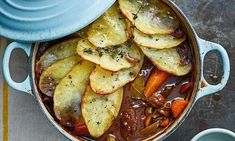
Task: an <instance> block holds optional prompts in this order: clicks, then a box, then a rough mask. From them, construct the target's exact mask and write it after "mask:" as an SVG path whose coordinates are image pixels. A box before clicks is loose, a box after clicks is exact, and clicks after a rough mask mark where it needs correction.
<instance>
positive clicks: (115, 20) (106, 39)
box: [87, 4, 127, 47]
mask: <svg viewBox="0 0 235 141" xmlns="http://www.w3.org/2000/svg"><path fill="white" fill-rule="evenodd" d="M125 28H126V25H125V20H124V18H123V17H122V15H121V14H120V11H119V8H118V6H117V4H114V5H113V6H112V7H111V8H110V9H108V11H107V12H105V13H104V15H102V16H101V17H100V18H99V19H98V20H96V21H95V22H94V23H93V24H92V25H91V27H90V28H89V30H88V32H87V35H88V40H89V41H90V42H91V43H92V44H94V45H95V46H97V47H108V46H113V45H118V44H122V43H124V42H125V41H127V35H126V32H125Z"/></svg>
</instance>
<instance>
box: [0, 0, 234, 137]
mask: <svg viewBox="0 0 235 141" xmlns="http://www.w3.org/2000/svg"><path fill="white" fill-rule="evenodd" d="M97 1H99V0H97ZM162 1H163V2H165V3H166V4H167V5H168V6H169V7H171V8H172V9H173V11H174V12H175V13H176V14H177V15H178V17H179V19H180V20H181V22H182V24H183V26H184V28H185V31H186V32H187V33H186V34H187V36H188V39H189V41H190V43H191V49H192V52H193V57H194V63H195V68H194V73H193V74H194V80H195V85H194V89H193V92H192V97H191V99H190V102H189V104H188V106H187V107H186V109H185V111H184V112H183V113H182V115H181V116H180V117H179V118H178V119H177V120H176V121H175V122H174V123H173V124H172V125H171V126H170V127H169V128H168V129H167V130H165V131H163V132H159V133H157V134H154V135H152V136H151V137H148V138H146V140H156V141H157V140H163V139H165V138H166V137H167V136H169V135H170V134H171V133H172V132H174V131H175V130H176V129H177V128H178V127H179V126H180V125H181V123H182V122H183V121H184V120H185V118H186V117H187V115H188V114H189V112H190V111H191V109H192V107H193V105H194V104H195V102H196V101H198V100H199V99H200V98H201V97H203V96H206V95H209V94H212V93H215V92H218V91H220V90H221V89H223V88H224V86H225V85H226V83H227V81H228V78H229V74H230V63H229V58H228V54H227V52H226V51H225V49H224V48H223V47H222V46H221V45H219V44H216V43H212V42H209V41H205V40H203V39H201V38H199V37H198V36H197V34H196V33H195V31H194V29H193V27H192V25H191V24H190V22H189V21H188V19H187V18H186V16H185V15H184V14H183V13H182V11H181V10H180V9H179V8H178V7H177V6H176V5H175V4H174V3H173V2H171V1H170V0H162ZM96 6H97V7H95V8H93V9H92V10H91V11H90V12H91V13H96V14H97V16H98V15H101V14H102V12H103V10H100V8H99V6H98V5H96ZM104 9H106V8H104ZM86 16H87V17H90V16H89V14H87V15H86ZM94 19H95V18H94V17H93V18H89V19H87V20H88V22H86V24H82V25H78V27H77V28H75V27H74V29H73V30H71V29H70V28H69V27H68V26H66V28H64V29H63V31H64V32H65V33H61V34H60V35H54V34H55V33H56V32H55V31H53V30H51V32H52V33H44V35H45V37H47V38H40V37H34V38H33V39H32V41H37V40H41V41H42V40H52V39H55V38H57V37H61V36H63V35H68V34H70V33H72V32H74V31H76V30H77V29H80V28H81V27H84V26H85V25H87V24H88V23H90V22H92V21H93V20H94ZM72 26H74V25H72ZM75 29H76V30H75ZM1 30H2V29H1ZM1 32H2V31H1ZM5 32H8V31H7V29H6V31H5ZM17 34H18V33H17ZM5 35H6V34H5ZM9 35H10V34H9ZM49 35H54V36H51V37H49ZM16 36H17V35H16ZM35 36H36V35H35ZM27 38H30V37H29V36H28V35H27V34H26V35H25V36H22V41H23V40H25V39H27ZM19 40H21V39H20V38H19ZM38 45H39V43H32V44H31V43H20V42H13V43H11V44H10V45H9V46H8V47H7V48H6V50H5V54H4V58H3V75H4V78H5V80H6V82H7V83H8V84H9V86H11V87H12V88H14V89H16V90H19V91H22V92H25V93H28V94H30V95H32V96H33V97H35V99H36V100H37V101H38V103H39V105H40V106H41V108H42V111H43V112H44V114H45V115H46V116H47V118H48V119H49V121H50V122H51V123H52V124H53V125H54V126H55V128H56V129H57V130H58V131H60V132H61V133H62V134H63V135H65V136H66V137H67V138H68V139H70V140H73V141H77V140H88V139H87V138H84V137H78V138H76V137H74V136H72V135H70V134H69V133H68V132H66V131H65V130H64V129H63V128H62V127H61V126H60V124H58V123H57V122H56V121H55V120H54V118H53V117H52V116H51V115H50V113H49V112H48V111H47V109H46V107H45V106H44V104H43V102H42V99H41V97H40V95H39V90H38V89H37V86H36V79H35V57H36V56H35V55H36V53H37V51H38ZM16 48H20V49H23V50H24V51H25V52H26V53H27V55H28V56H29V71H28V72H29V75H28V77H27V78H26V79H25V80H24V81H23V82H21V83H17V82H15V81H13V80H12V79H11V76H10V72H9V61H10V55H11V53H12V51H13V50H14V49H16ZM212 50H216V51H218V52H219V53H220V57H221V59H222V62H223V71H224V74H223V77H222V80H221V82H220V83H219V84H217V85H210V84H209V83H207V82H206V81H205V79H204V77H203V61H204V57H205V55H206V54H207V53H208V52H209V51H212ZM202 82H203V83H205V87H201V83H202Z"/></svg>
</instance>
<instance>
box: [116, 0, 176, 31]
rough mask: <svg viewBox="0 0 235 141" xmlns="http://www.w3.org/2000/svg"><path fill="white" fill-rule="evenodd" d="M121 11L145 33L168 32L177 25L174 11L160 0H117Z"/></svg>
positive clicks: (173, 29)
mask: <svg viewBox="0 0 235 141" xmlns="http://www.w3.org/2000/svg"><path fill="white" fill-rule="evenodd" d="M118 2H119V5H120V10H121V12H122V13H123V14H124V15H125V16H126V17H127V18H128V19H129V20H130V21H131V22H132V24H133V25H135V26H136V27H137V28H138V29H139V30H140V31H142V32H144V33H146V34H170V33H172V32H174V31H175V29H177V28H178V26H179V21H178V19H177V17H176V15H175V14H174V12H173V11H172V10H171V9H170V8H169V7H167V6H166V5H165V4H164V3H163V2H161V1H160V0H143V1H141V0H119V1H118Z"/></svg>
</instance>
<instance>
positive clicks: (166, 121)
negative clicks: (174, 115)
mask: <svg viewBox="0 0 235 141" xmlns="http://www.w3.org/2000/svg"><path fill="white" fill-rule="evenodd" d="M169 123H170V120H169V118H165V119H163V120H162V122H161V123H160V126H161V127H166V126H167V125H168V124H169Z"/></svg>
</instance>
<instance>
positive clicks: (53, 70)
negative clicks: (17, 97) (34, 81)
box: [39, 55, 82, 97]
mask: <svg viewBox="0 0 235 141" xmlns="http://www.w3.org/2000/svg"><path fill="white" fill-rule="evenodd" d="M79 61H82V58H81V57H80V56H77V55H76V56H71V57H68V58H65V59H63V60H60V61H57V62H56V63H54V64H52V65H51V66H50V67H48V68H47V69H45V70H44V71H43V72H42V75H41V76H40V80H39V88H40V90H41V91H42V92H43V93H44V94H46V95H47V96H50V97H51V96H52V95H53V93H54V90H55V87H56V86H57V84H58V83H59V81H60V80H61V79H62V78H64V77H65V76H66V75H67V73H69V71H70V70H71V69H72V68H73V67H74V66H75V65H76V64H77V63H78V62H79Z"/></svg>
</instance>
